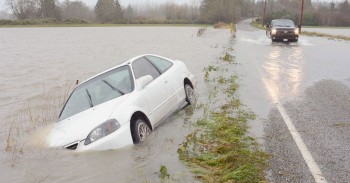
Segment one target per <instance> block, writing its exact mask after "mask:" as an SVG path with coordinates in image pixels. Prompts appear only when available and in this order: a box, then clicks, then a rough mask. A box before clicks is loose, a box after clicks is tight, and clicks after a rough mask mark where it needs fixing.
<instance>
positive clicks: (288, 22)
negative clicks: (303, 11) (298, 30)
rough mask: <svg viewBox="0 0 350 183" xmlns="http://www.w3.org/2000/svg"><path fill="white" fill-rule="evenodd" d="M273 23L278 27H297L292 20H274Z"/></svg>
mask: <svg viewBox="0 0 350 183" xmlns="http://www.w3.org/2000/svg"><path fill="white" fill-rule="evenodd" d="M271 24H272V25H273V26H276V27H295V25H294V22H293V21H291V20H274V21H272V23H271Z"/></svg>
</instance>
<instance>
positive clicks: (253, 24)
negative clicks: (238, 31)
mask: <svg viewBox="0 0 350 183" xmlns="http://www.w3.org/2000/svg"><path fill="white" fill-rule="evenodd" d="M250 25H251V26H252V27H255V28H257V29H262V30H266V27H264V26H263V25H262V24H261V23H260V22H256V21H252V22H251V23H250Z"/></svg>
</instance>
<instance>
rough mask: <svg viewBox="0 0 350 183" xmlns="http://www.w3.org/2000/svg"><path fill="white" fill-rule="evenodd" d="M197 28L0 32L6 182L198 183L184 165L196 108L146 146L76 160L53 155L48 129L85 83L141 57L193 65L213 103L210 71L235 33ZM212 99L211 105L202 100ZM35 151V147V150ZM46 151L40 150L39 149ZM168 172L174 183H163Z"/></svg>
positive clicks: (0, 169) (0, 158)
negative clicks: (182, 151)
mask: <svg viewBox="0 0 350 183" xmlns="http://www.w3.org/2000/svg"><path fill="white" fill-rule="evenodd" d="M197 30H198V28H196V27H108V28H98V27H96V28H18V29H17V28H4V29H0V57H1V62H0V82H1V92H0V106H1V107H0V119H1V122H0V125H1V127H2V128H1V131H0V132H1V133H0V135H1V139H2V140H1V142H0V152H1V153H0V162H1V165H0V177H1V178H2V181H5V182H195V180H194V178H193V175H192V174H191V173H190V170H189V169H188V168H187V167H186V166H185V165H184V163H183V162H181V161H180V160H179V158H178V154H177V149H178V145H179V144H181V143H182V142H183V141H184V138H185V136H186V135H187V134H188V133H189V132H191V130H192V123H193V121H194V120H195V118H196V117H195V115H192V112H191V110H190V109H189V108H186V109H185V110H181V111H180V112H178V113H176V114H174V116H172V117H171V118H169V119H168V120H166V121H165V122H164V123H163V124H162V125H160V126H159V127H157V128H156V130H155V131H154V132H153V133H152V134H151V135H150V138H148V139H147V141H146V142H145V143H143V144H142V145H138V146H131V147H127V148H125V149H120V150H110V151H105V152H90V153H82V154H76V153H73V152H69V151H68V152H67V151H65V150H55V149H45V148H42V147H40V146H42V144H43V137H45V135H46V134H47V131H45V130H44V129H45V128H49V127H50V124H52V122H53V121H54V120H55V118H56V117H57V115H58V111H59V110H60V106H61V105H62V102H63V101H64V98H66V96H67V94H68V93H69V91H70V90H71V88H72V87H74V83H75V81H76V80H80V81H82V80H84V79H87V78H88V77H91V76H93V75H95V74H97V73H99V72H101V71H103V70H105V69H108V68H110V67H113V66H115V65H117V64H119V63H122V62H123V61H124V60H126V59H129V58H131V57H134V56H136V55H139V54H145V53H153V54H158V55H162V56H166V57H169V58H172V59H179V60H182V61H184V62H185V63H186V65H187V67H188V68H189V70H190V71H191V72H192V73H193V74H194V75H196V77H197V81H198V83H197V86H198V87H197V88H196V91H197V93H198V96H199V100H205V99H206V95H207V94H206V92H207V90H208V89H207V85H206V84H205V82H204V78H203V68H204V67H205V66H207V65H208V64H209V63H212V62H214V61H215V60H216V59H217V58H218V57H219V56H221V54H222V51H223V47H225V46H226V45H227V42H228V41H229V38H230V33H229V30H216V29H212V28H208V29H207V31H206V32H205V34H204V35H203V36H201V37H197V36H196V34H197ZM201 96H204V97H201ZM31 144H35V145H31ZM38 144H39V145H38ZM161 166H165V167H166V168H167V171H168V174H169V179H166V180H162V179H161V178H159V170H160V168H161Z"/></svg>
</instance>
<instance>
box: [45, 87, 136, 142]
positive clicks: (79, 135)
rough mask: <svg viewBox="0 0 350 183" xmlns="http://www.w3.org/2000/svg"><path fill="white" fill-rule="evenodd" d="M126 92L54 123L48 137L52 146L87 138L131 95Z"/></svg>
mask: <svg viewBox="0 0 350 183" xmlns="http://www.w3.org/2000/svg"><path fill="white" fill-rule="evenodd" d="M129 95H130V94H125V95H123V96H120V97H118V98H115V99H113V100H110V101H108V102H105V103H103V104H100V105H98V106H95V107H93V108H90V109H88V110H85V111H83V112H80V113H78V114H76V115H74V116H71V117H69V118H67V119H64V120H62V121H59V122H58V123H56V124H54V127H53V129H52V130H51V132H50V133H49V136H48V138H47V144H48V145H49V146H50V147H62V146H66V145H70V144H72V143H75V142H79V141H82V140H84V139H86V137H87V136H88V134H89V133H90V132H91V131H92V130H93V129H94V128H95V127H97V126H98V125H100V124H102V123H103V122H105V121H107V120H108V119H109V117H110V116H111V115H112V114H113V112H114V111H116V110H117V109H118V108H119V106H121V104H122V103H123V102H124V101H125V100H126V99H127V98H128V97H129Z"/></svg>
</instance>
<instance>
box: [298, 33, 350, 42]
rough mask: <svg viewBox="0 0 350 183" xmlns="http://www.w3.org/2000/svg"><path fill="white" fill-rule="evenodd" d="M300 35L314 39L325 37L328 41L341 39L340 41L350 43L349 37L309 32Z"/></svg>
mask: <svg viewBox="0 0 350 183" xmlns="http://www.w3.org/2000/svg"><path fill="white" fill-rule="evenodd" d="M301 34H302V35H305V36H316V37H325V38H329V39H341V40H346V41H350V37H348V36H341V35H331V34H324V33H319V32H309V31H302V32H301Z"/></svg>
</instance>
